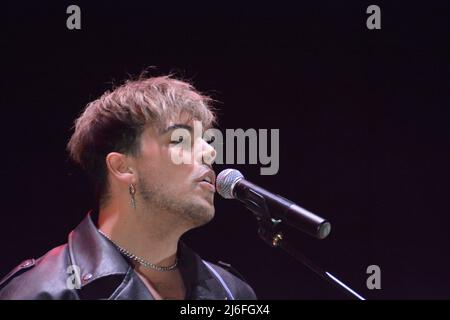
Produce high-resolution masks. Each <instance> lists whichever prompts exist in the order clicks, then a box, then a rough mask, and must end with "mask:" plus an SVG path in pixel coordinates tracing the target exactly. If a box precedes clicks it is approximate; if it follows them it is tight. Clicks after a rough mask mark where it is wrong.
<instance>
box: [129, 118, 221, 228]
mask: <svg viewBox="0 0 450 320" xmlns="http://www.w3.org/2000/svg"><path fill="white" fill-rule="evenodd" d="M195 123H197V124H198V122H195ZM195 123H194V121H189V122H187V123H186V122H185V123H183V122H172V123H170V124H169V126H168V127H167V128H166V129H165V130H162V131H160V130H157V129H155V128H153V127H148V128H147V129H146V130H144V132H143V133H142V135H141V152H140V155H139V156H138V157H137V158H136V171H137V176H138V181H136V189H137V192H138V195H139V196H140V201H142V202H143V204H144V205H145V206H146V209H148V211H149V212H150V214H151V212H152V211H154V212H163V213H162V214H164V215H166V216H165V217H161V218H169V219H174V220H173V221H175V223H177V225H185V226H188V227H197V226H201V225H203V224H205V223H207V222H209V221H210V220H211V219H212V218H213V217H214V193H215V187H214V185H215V174H214V171H212V168H211V165H210V164H211V162H212V161H213V160H214V158H215V155H216V153H215V150H214V148H213V147H212V146H211V145H209V144H208V142H207V141H205V140H204V139H203V137H202V132H195V134H196V135H194V131H195V130H194V125H195ZM174 155H175V157H174ZM179 155H182V157H183V159H185V161H184V163H182V164H177V161H174V159H175V158H176V156H179ZM205 159H206V160H205ZM186 160H188V161H186ZM205 161H206V162H208V163H206V162H205ZM178 163H179V162H178ZM138 205H139V204H138Z"/></svg>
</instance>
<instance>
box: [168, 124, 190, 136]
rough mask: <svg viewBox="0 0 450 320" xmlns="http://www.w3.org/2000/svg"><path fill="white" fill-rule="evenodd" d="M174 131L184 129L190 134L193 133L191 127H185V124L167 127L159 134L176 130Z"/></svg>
mask: <svg viewBox="0 0 450 320" xmlns="http://www.w3.org/2000/svg"><path fill="white" fill-rule="evenodd" d="M176 129H186V130H188V131H190V132H192V131H193V129H192V127H191V126H189V125H187V124H174V125H172V126H170V127H167V128H165V129H163V130H162V131H161V134H165V133H167V132H169V131H172V130H176Z"/></svg>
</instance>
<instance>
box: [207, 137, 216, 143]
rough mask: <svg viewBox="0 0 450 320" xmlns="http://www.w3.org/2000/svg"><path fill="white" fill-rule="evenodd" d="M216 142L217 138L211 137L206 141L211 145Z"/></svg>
mask: <svg viewBox="0 0 450 320" xmlns="http://www.w3.org/2000/svg"><path fill="white" fill-rule="evenodd" d="M215 140H216V137H215V136H211V137H209V139H206V140H205V141H206V143H209V144H211V143H213V142H214V141H215Z"/></svg>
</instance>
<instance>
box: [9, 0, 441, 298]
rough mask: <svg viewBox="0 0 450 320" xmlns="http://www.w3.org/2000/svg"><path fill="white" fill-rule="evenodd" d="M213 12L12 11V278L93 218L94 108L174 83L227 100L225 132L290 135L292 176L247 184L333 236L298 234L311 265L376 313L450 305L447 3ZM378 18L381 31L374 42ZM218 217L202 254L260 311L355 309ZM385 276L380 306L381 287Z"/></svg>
mask: <svg viewBox="0 0 450 320" xmlns="http://www.w3.org/2000/svg"><path fill="white" fill-rule="evenodd" d="M211 3H212V2H211ZM211 3H210V4H206V3H203V4H199V3H197V4H196V5H195V6H194V5H192V4H187V3H185V4H181V3H167V4H161V3H160V2H156V1H145V2H144V1H142V2H138V1H134V2H132V1H127V2H124V3H117V4H114V3H113V2H111V1H95V3H93V2H92V1H91V2H87V1H86V2H84V1H74V2H64V1H61V2H60V3H59V4H50V3H46V2H44V1H40V2H36V3H35V2H30V3H20V4H19V3H17V2H16V3H14V5H13V4H12V1H7V2H3V3H2V4H1V6H0V11H1V12H2V15H1V16H2V18H1V21H2V23H6V26H5V27H3V28H2V30H3V33H2V37H1V38H2V58H1V60H2V65H3V66H2V70H1V73H2V77H1V80H2V90H1V91H2V94H1V119H2V126H1V131H2V138H3V139H2V147H3V148H2V149H3V153H2V156H1V157H0V159H1V168H2V169H1V177H2V192H1V195H2V201H1V209H0V210H1V215H2V216H1V220H0V221H1V222H0V230H1V232H0V274H2V275H3V274H5V273H7V272H8V271H9V270H10V269H11V268H13V267H14V266H15V265H16V264H18V263H19V262H20V261H22V260H23V259H25V258H29V257H35V258H36V257H39V256H41V255H42V254H44V253H45V252H46V251H47V250H49V249H50V248H52V247H54V246H56V245H59V244H62V243H64V242H65V241H66V236H67V233H68V232H69V231H70V230H71V229H73V228H74V227H75V226H76V225H77V224H78V222H79V221H80V220H81V219H82V218H83V217H84V215H85V213H86V212H87V210H88V209H89V208H90V207H91V205H92V196H91V188H90V186H89V184H88V182H87V179H86V177H85V176H84V175H83V174H82V173H81V172H80V170H79V169H77V168H76V167H75V166H73V165H72V164H71V163H70V162H69V161H68V157H67V153H66V151H65V144H66V143H67V140H68V138H69V137H70V134H71V131H70V128H71V125H72V122H73V120H74V119H75V118H76V117H77V115H78V114H79V112H80V111H81V110H82V108H83V107H84V106H85V105H86V103H88V102H89V101H91V100H93V99H94V98H96V97H97V96H99V95H100V94H101V93H103V92H104V91H105V90H107V89H109V88H110V87H111V83H112V82H114V83H120V81H122V80H123V79H126V78H127V77H128V75H129V74H131V75H137V74H139V73H140V71H142V70H143V69H144V68H146V67H148V66H157V67H158V68H157V71H155V73H156V74H161V73H168V72H171V71H173V72H176V74H178V75H179V76H182V77H185V78H188V79H191V80H192V81H193V82H194V84H195V85H196V87H197V88H199V89H200V90H202V91H204V92H207V93H210V94H212V95H213V97H215V98H216V99H218V100H220V101H221V102H222V103H221V104H220V105H219V107H220V113H219V115H220V127H221V128H223V129H225V128H233V129H234V128H243V129H247V128H255V129H259V128H269V129H270V128H279V129H280V170H279V172H278V174H276V175H274V176H261V175H259V166H255V165H248V166H242V165H241V166H237V165H236V166H233V167H236V168H237V169H239V170H241V171H242V172H244V173H245V175H246V176H247V177H248V179H249V180H251V181H253V182H255V183H257V184H260V185H261V186H265V187H267V188H268V189H270V190H272V191H274V192H276V193H279V194H281V195H283V196H285V197H286V198H288V199H291V200H293V201H295V202H297V203H298V204H300V205H302V206H303V207H305V208H308V209H310V210H312V211H313V212H316V213H318V214H320V215H322V216H324V217H327V218H328V219H329V220H330V221H331V222H332V225H333V230H332V233H331V235H330V236H329V237H328V238H327V239H326V240H322V241H318V240H314V239H312V238H309V237H308V236H306V235H301V234H300V235H298V237H297V238H298V239H297V241H298V243H299V245H300V246H301V247H302V248H303V252H304V253H305V254H307V255H308V256H310V257H311V258H313V259H314V260H315V261H316V262H318V263H320V264H322V265H324V266H326V267H327V269H328V270H329V271H331V272H332V273H333V274H335V275H336V276H338V278H341V279H343V280H344V281H345V282H346V283H347V284H349V285H350V286H351V287H353V288H354V289H356V290H357V291H359V292H360V293H361V294H363V295H364V296H366V297H367V298H370V299H401V298H415V299H416V298H449V297H450V290H449V289H448V283H450V280H449V277H448V275H447V274H448V271H447V270H449V269H450V255H448V254H447V250H448V242H449V237H450V232H449V231H448V228H447V223H448V222H449V221H450V218H449V217H448V215H449V209H448V202H447V199H448V193H449V187H448V180H449V169H448V164H449V160H450V159H449V146H450V144H449V128H448V127H449V115H450V111H449V109H450V106H449V104H448V88H449V81H448V80H449V79H448V76H449V71H450V68H449V64H448V59H449V58H448V57H449V48H448V42H449V31H450V28H449V12H448V7H447V6H446V5H445V1H433V2H430V1H426V2H425V1H420V2H414V3H411V2H409V1H404V2H397V1H396V4H395V5H394V4H392V3H384V2H380V1H374V3H372V2H370V3H369V2H365V1H356V2H348V1H345V2H341V3H337V2H336V1H315V2H314V3H313V1H308V2H299V3H297V4H296V5H295V6H294V5H293V4H287V3H277V4H276V3H275V2H272V3H268V4H261V3H260V4H256V3H255V4H253V5H251V4H246V5H245V6H244V5H243V4H237V3H234V4H231V3H225V2H216V3H214V4H211ZM70 4H77V5H79V6H80V8H81V12H82V29H81V30H78V31H70V30H68V29H67V28H66V18H67V16H68V15H67V14H66V8H67V6H68V5H70ZM370 4H378V5H379V6H380V7H381V12H382V29H381V30H375V31H370V30H368V29H367V28H366V26H365V23H366V19H367V16H368V15H367V14H366V8H367V6H368V5H370ZM224 167H225V166H217V170H216V171H217V172H218V171H220V170H221V169H223V168H224ZM216 209H217V210H216V212H217V213H216V218H215V220H214V221H213V222H211V223H210V224H209V225H208V226H206V227H204V228H201V229H198V230H194V231H192V232H189V234H187V235H186V237H185V239H186V241H187V242H188V244H189V245H191V246H192V247H194V248H195V249H196V250H197V251H198V252H199V253H200V254H201V255H202V256H203V257H204V258H206V259H209V260H211V261H217V260H223V261H226V262H229V263H231V264H232V265H234V266H235V267H236V268H237V269H239V271H240V272H241V273H243V274H244V275H245V277H246V278H247V281H248V282H249V283H250V284H251V285H252V286H253V288H254V289H255V291H256V293H257V294H258V296H259V297H260V298H273V299H339V298H344V296H342V295H341V293H340V292H338V291H336V289H334V288H333V287H331V286H330V285H328V284H327V283H324V282H323V281H322V280H321V279H319V278H318V277H317V276H316V275H314V274H313V273H311V272H310V271H309V270H307V269H305V267H303V266H302V265H300V264H298V263H297V262H295V261H294V260H293V259H292V258H290V257H289V256H287V255H285V254H284V253H282V252H278V251H276V250H274V249H271V248H269V247H268V246H266V245H265V244H264V243H263V242H262V241H260V240H259V238H258V237H257V234H256V225H255V222H254V220H253V217H252V216H251V214H250V213H248V212H246V211H245V209H244V208H243V207H241V206H240V205H239V204H238V203H236V202H234V201H231V200H230V201H226V200H223V199H220V198H219V197H217V200H216ZM371 264H376V265H379V266H380V267H381V272H382V273H381V285H382V289H381V290H372V291H371V290H368V289H367V288H366V278H367V276H368V275H367V274H366V268H367V266H369V265H371Z"/></svg>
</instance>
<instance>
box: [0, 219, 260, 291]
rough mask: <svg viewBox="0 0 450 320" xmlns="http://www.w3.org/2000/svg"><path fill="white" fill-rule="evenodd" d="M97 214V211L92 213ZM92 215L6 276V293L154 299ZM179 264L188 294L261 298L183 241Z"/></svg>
mask: <svg viewBox="0 0 450 320" xmlns="http://www.w3.org/2000/svg"><path fill="white" fill-rule="evenodd" d="M91 215H92V217H91ZM93 219H95V213H94V214H92V212H90V213H89V214H88V215H87V217H86V218H85V219H84V220H83V221H82V222H81V223H80V224H79V225H78V227H76V228H75V230H73V231H72V232H71V233H70V234H69V237H68V243H67V244H64V245H62V246H59V247H56V248H54V249H52V250H51V251H49V252H48V253H47V254H45V255H44V256H42V257H40V258H39V259H36V260H35V259H29V260H25V261H24V262H22V263H21V264H20V265H19V266H17V267H16V268H15V269H13V270H12V271H11V272H10V273H9V274H8V275H6V276H5V277H4V278H3V279H2V280H1V281H0V299H137V300H138V299H139V300H141V299H142V300H145V299H153V297H152V295H151V294H150V292H149V290H148V289H147V287H146V286H145V285H144V283H143V282H142V280H141V279H140V277H139V276H138V275H137V274H136V272H135V271H134V269H133V267H132V264H131V263H130V262H129V261H128V260H127V259H126V258H125V257H124V256H123V255H121V254H120V252H119V251H118V250H117V249H116V247H115V246H114V245H113V244H112V243H111V242H110V241H109V240H107V239H106V238H105V237H103V236H102V235H101V234H100V233H99V232H98V230H97V228H96V226H95V224H94V222H93ZM178 259H179V268H180V272H181V274H182V276H183V280H184V282H185V285H186V290H187V292H186V299H195V300H197V299H199V300H201V299H208V300H210V299H212V300H218V299H220V300H224V299H256V296H255V294H254V292H253V290H252V288H251V287H250V286H249V285H248V284H247V283H245V282H244V281H243V280H241V279H240V278H239V277H237V276H235V275H234V274H232V273H231V272H230V271H232V270H230V271H227V270H225V269H224V268H222V267H220V266H218V265H215V264H212V263H210V262H206V261H204V260H202V259H201V258H200V257H199V256H198V255H197V254H196V253H194V252H193V251H192V250H191V249H189V248H188V247H187V246H186V245H185V244H184V243H183V242H182V241H180V243H179V248H178Z"/></svg>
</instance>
